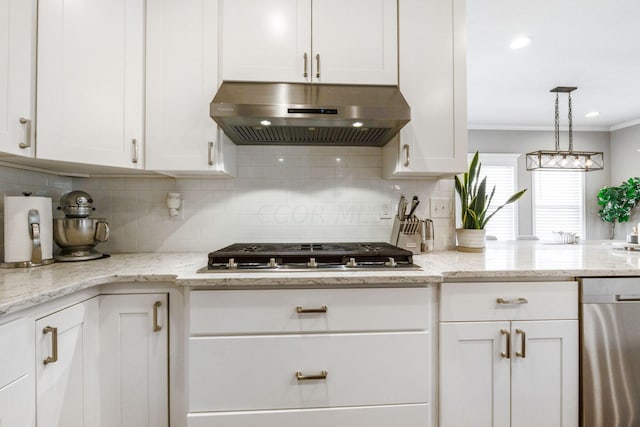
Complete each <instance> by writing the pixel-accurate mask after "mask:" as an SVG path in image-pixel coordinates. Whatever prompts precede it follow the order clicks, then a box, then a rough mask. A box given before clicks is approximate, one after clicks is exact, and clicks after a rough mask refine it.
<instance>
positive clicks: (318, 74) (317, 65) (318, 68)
mask: <svg viewBox="0 0 640 427" xmlns="http://www.w3.org/2000/svg"><path fill="white" fill-rule="evenodd" d="M319 78H320V54H319V53H318V54H316V79H319Z"/></svg>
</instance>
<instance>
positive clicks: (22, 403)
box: [0, 376, 36, 427]
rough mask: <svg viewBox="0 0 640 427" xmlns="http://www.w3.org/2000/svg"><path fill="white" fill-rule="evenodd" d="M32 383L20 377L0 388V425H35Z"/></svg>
mask: <svg viewBox="0 0 640 427" xmlns="http://www.w3.org/2000/svg"><path fill="white" fill-rule="evenodd" d="M32 390H33V383H32V381H31V380H30V379H29V378H28V377H26V376H25V377H22V378H20V379H19V380H16V381H14V382H12V383H11V384H9V385H7V386H5V387H2V388H0V426H2V427H35V425H36V424H35V419H34V417H33V409H34V408H33V407H34V399H33V393H32Z"/></svg>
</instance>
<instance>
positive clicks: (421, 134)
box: [383, 0, 467, 178]
mask: <svg viewBox="0 0 640 427" xmlns="http://www.w3.org/2000/svg"><path fill="white" fill-rule="evenodd" d="M398 15H399V23H400V24H399V46H400V48H399V69H400V76H399V86H400V90H401V91H402V94H403V95H404V97H405V98H406V100H407V102H408V103H409V105H410V106H411V121H410V122H409V123H408V124H407V125H406V126H405V127H404V128H402V130H401V131H400V133H399V134H398V135H397V136H396V137H395V138H394V139H393V140H392V141H391V142H389V144H387V145H386V146H385V148H384V151H383V153H384V154H383V156H384V162H383V175H384V176H385V177H387V178H392V177H411V176H416V177H430V176H433V177H438V176H446V175H453V174H456V173H460V172H463V171H464V170H466V161H467V110H466V108H467V107H466V105H467V100H466V97H467V94H466V92H467V91H466V22H465V2H464V0H446V1H442V0H399V5H398Z"/></svg>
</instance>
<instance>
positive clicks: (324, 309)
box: [296, 305, 329, 313]
mask: <svg viewBox="0 0 640 427" xmlns="http://www.w3.org/2000/svg"><path fill="white" fill-rule="evenodd" d="M328 310H329V307H327V306H326V305H323V306H322V307H320V308H303V307H302V306H301V305H299V306H297V307H296V311H297V312H298V313H326V312H327V311H328Z"/></svg>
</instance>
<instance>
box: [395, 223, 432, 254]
mask: <svg viewBox="0 0 640 427" xmlns="http://www.w3.org/2000/svg"><path fill="white" fill-rule="evenodd" d="M422 227H424V221H422V220H420V219H418V218H414V220H402V219H400V218H398V217H397V216H396V217H395V218H394V220H393V227H392V229H391V239H390V241H389V243H391V244H392V245H395V246H397V247H399V248H401V249H406V250H408V251H411V252H413V253H414V254H420V253H421V251H420V243H421V241H422Z"/></svg>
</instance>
